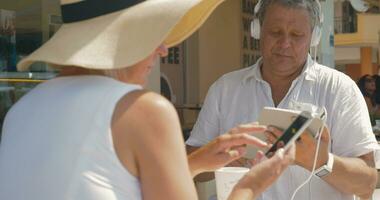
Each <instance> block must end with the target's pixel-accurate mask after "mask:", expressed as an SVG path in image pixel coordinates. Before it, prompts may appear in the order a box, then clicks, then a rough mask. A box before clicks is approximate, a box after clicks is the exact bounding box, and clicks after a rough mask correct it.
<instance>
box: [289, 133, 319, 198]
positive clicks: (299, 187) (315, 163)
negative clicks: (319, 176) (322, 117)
mask: <svg viewBox="0 0 380 200" xmlns="http://www.w3.org/2000/svg"><path fill="white" fill-rule="evenodd" d="M323 127H324V126H322V128H321V130H320V131H319V135H318V142H317V148H316V149H315V154H314V163H313V168H312V170H311V173H310V176H309V177H308V178H307V179H306V180H305V181H304V182H303V183H302V184H301V185H299V186H298V187H297V189H296V190H295V191H294V192H293V195H292V198H291V200H294V198H295V196H296V194H297V192H298V191H299V190H300V189H301V188H302V187H303V186H304V185H306V184H307V183H308V182H309V181H310V180H311V178H313V175H314V172H315V167H316V165H317V160H318V151H319V145H320V143H321V138H322V131H323V129H324V128H323Z"/></svg>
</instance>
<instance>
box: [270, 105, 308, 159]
mask: <svg viewBox="0 0 380 200" xmlns="http://www.w3.org/2000/svg"><path fill="white" fill-rule="evenodd" d="M311 121H312V116H311V114H310V113H309V112H306V111H304V112H301V113H300V114H299V115H298V116H297V117H296V118H295V119H294V121H293V122H292V123H291V124H290V126H289V127H288V128H287V129H286V130H285V131H284V133H283V134H282V135H281V137H280V138H278V139H277V141H276V142H275V143H274V144H273V146H272V147H271V148H270V149H269V150H268V151H267V152H266V153H265V155H266V156H267V157H268V156H269V155H270V154H271V153H274V152H276V150H277V147H278V143H279V142H283V144H284V147H283V148H284V150H287V149H288V148H289V147H290V145H291V144H292V143H293V142H294V141H295V140H297V139H298V138H299V137H300V136H301V134H302V133H303V132H304V131H305V130H306V128H307V127H308V126H309V125H310V124H311Z"/></svg>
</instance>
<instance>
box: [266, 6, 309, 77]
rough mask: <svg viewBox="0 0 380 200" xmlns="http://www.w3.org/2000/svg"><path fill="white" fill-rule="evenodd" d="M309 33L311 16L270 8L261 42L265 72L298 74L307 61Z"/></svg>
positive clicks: (296, 10)
mask: <svg viewBox="0 0 380 200" xmlns="http://www.w3.org/2000/svg"><path fill="white" fill-rule="evenodd" d="M311 34H312V31H311V22H310V17H309V14H308V12H307V11H306V10H304V9H292V8H287V7H283V6H281V5H278V4H273V5H270V6H269V7H268V8H267V11H266V14H265V17H264V21H263V25H262V32H261V39H260V46H261V53H262V56H263V65H264V66H263V67H264V68H265V70H267V71H268V72H270V73H275V74H276V75H279V76H288V75H292V74H294V73H296V72H298V71H299V70H300V68H302V67H303V65H304V64H305V62H306V59H307V53H308V50H309V48H310V40H311Z"/></svg>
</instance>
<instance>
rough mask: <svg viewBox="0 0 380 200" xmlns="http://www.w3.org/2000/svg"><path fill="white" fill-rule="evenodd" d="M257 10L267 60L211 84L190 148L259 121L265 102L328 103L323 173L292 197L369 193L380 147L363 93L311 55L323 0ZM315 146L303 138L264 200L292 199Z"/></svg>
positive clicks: (276, 1)
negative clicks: (287, 166) (245, 124)
mask: <svg viewBox="0 0 380 200" xmlns="http://www.w3.org/2000/svg"><path fill="white" fill-rule="evenodd" d="M255 14H256V16H257V18H258V19H259V22H260V23H259V24H260V26H261V33H260V36H261V37H260V46H261V53H262V58H261V59H260V60H259V61H258V62H257V63H256V64H255V65H253V66H252V67H249V68H245V69H242V70H238V71H234V72H231V73H228V74H226V75H224V76H223V77H221V78H220V79H219V80H217V81H216V82H215V83H214V84H213V85H212V86H211V88H210V90H209V93H208V95H207V97H206V100H205V102H204V106H203V108H202V111H201V113H200V115H199V118H198V121H197V123H196V125H195V127H194V129H193V131H192V133H191V136H190V138H189V139H188V140H187V141H186V143H187V145H188V150H190V151H191V150H193V149H195V148H197V147H199V146H202V145H204V144H206V143H207V142H208V141H210V140H211V139H212V138H215V137H216V136H218V135H219V134H222V133H225V132H226V131H227V130H229V129H230V128H231V127H234V126H235V125H237V124H239V123H243V122H250V121H257V119H258V116H259V113H260V111H261V110H262V108H263V107H264V106H273V107H278V108H289V103H290V102H292V101H295V102H302V103H309V104H313V105H316V106H319V107H325V108H326V110H327V113H328V114H327V120H326V125H327V127H328V130H327V129H326V131H325V133H324V136H323V137H322V141H321V150H320V153H319V157H318V162H317V165H316V169H317V172H318V173H317V174H315V175H316V176H315V177H314V178H313V179H312V180H311V182H310V183H309V186H307V187H304V188H302V189H301V190H300V191H299V193H298V194H297V196H296V198H295V199H299V200H301V199H302V200H304V199H315V200H322V199H329V200H332V199H334V200H335V199H338V200H349V199H354V195H356V196H359V197H361V198H369V197H370V196H371V194H372V193H373V190H374V188H375V184H376V180H377V173H376V169H375V168H374V151H375V150H376V149H377V148H378V145H377V142H376V140H375V138H374V136H373V134H372V130H371V124H370V120H369V116H368V110H367V108H366V104H365V102H364V99H363V97H362V95H361V93H360V91H359V89H358V88H357V86H356V84H355V82H353V81H352V80H351V79H350V78H349V77H348V76H346V75H344V74H343V73H340V72H338V71H336V70H333V69H330V68H328V67H325V66H322V65H320V64H318V63H316V62H315V61H314V60H313V59H312V58H311V56H310V55H309V53H308V52H309V49H310V46H311V45H316V43H318V42H317V41H315V40H316V39H315V38H312V37H315V36H312V35H313V32H315V31H318V30H315V28H318V27H320V26H321V21H322V20H321V18H322V17H321V10H320V5H319V2H316V1H315V0H265V1H262V3H261V7H260V9H259V10H258V11H257V13H255ZM256 25H257V24H256ZM257 32H258V30H256V33H255V34H257ZM314 34H315V33H314ZM315 148H316V141H314V140H307V139H303V140H301V141H300V142H298V143H297V155H296V165H294V166H292V167H290V168H289V169H288V170H287V171H285V173H284V174H283V175H282V176H281V177H280V179H279V180H278V181H277V183H276V184H274V185H273V186H272V187H271V188H269V189H268V190H267V191H266V192H265V193H264V194H263V195H262V196H261V199H263V200H278V199H290V198H291V196H292V194H293V192H294V191H295V189H296V188H297V187H298V186H299V185H300V184H301V183H302V182H303V181H304V180H306V179H307V177H308V176H309V175H310V171H311V170H312V165H313V158H314V152H315ZM330 168H332V169H330Z"/></svg>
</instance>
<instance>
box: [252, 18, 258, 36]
mask: <svg viewBox="0 0 380 200" xmlns="http://www.w3.org/2000/svg"><path fill="white" fill-rule="evenodd" d="M251 36H252V37H253V38H255V39H257V40H258V39H260V21H259V19H257V18H255V19H253V21H252V22H251Z"/></svg>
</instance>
